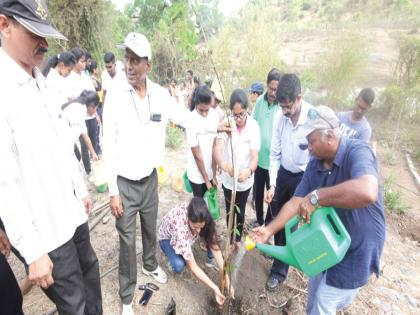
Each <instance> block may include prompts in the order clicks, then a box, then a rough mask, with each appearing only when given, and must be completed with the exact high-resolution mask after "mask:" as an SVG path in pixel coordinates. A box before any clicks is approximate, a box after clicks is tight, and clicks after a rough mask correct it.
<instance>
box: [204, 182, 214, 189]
mask: <svg viewBox="0 0 420 315" xmlns="http://www.w3.org/2000/svg"><path fill="white" fill-rule="evenodd" d="M206 187H207V190H210V189H211V188H212V187H213V184H212V183H211V182H210V181H206Z"/></svg>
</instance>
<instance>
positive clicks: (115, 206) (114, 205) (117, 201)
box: [109, 195, 124, 219]
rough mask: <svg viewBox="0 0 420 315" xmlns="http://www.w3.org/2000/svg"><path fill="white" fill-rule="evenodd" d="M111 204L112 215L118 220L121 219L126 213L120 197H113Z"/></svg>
mask: <svg viewBox="0 0 420 315" xmlns="http://www.w3.org/2000/svg"><path fill="white" fill-rule="evenodd" d="M109 203H110V207H111V212H112V215H113V216H114V217H116V218H117V219H119V218H121V217H122V215H123V213H124V210H123V206H122V202H121V198H120V195H115V196H111V198H110V201H109Z"/></svg>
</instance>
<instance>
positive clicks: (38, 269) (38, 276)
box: [29, 254, 54, 289]
mask: <svg viewBox="0 0 420 315" xmlns="http://www.w3.org/2000/svg"><path fill="white" fill-rule="evenodd" d="M52 269H53V263H52V261H51V259H50V257H49V256H48V254H44V255H42V256H41V257H39V258H38V259H37V260H35V261H34V262H33V263H31V264H29V280H31V281H32V282H34V283H35V284H36V285H37V286H40V287H41V288H43V289H47V288H48V287H49V286H51V285H52V284H53V283H54V279H53V277H52Z"/></svg>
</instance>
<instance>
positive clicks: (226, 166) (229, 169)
mask: <svg viewBox="0 0 420 315" xmlns="http://www.w3.org/2000/svg"><path fill="white" fill-rule="evenodd" d="M222 170H224V171H225V172H226V173H228V174H229V176H231V177H233V167H232V164H230V163H223V165H222Z"/></svg>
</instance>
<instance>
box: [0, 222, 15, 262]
mask: <svg viewBox="0 0 420 315" xmlns="http://www.w3.org/2000/svg"><path fill="white" fill-rule="evenodd" d="M11 248H12V246H11V245H10V241H9V238H8V237H7V235H6V233H4V231H3V230H2V229H0V252H1V253H2V254H3V255H4V256H5V257H6V258H7V257H9V254H10V249H11Z"/></svg>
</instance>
